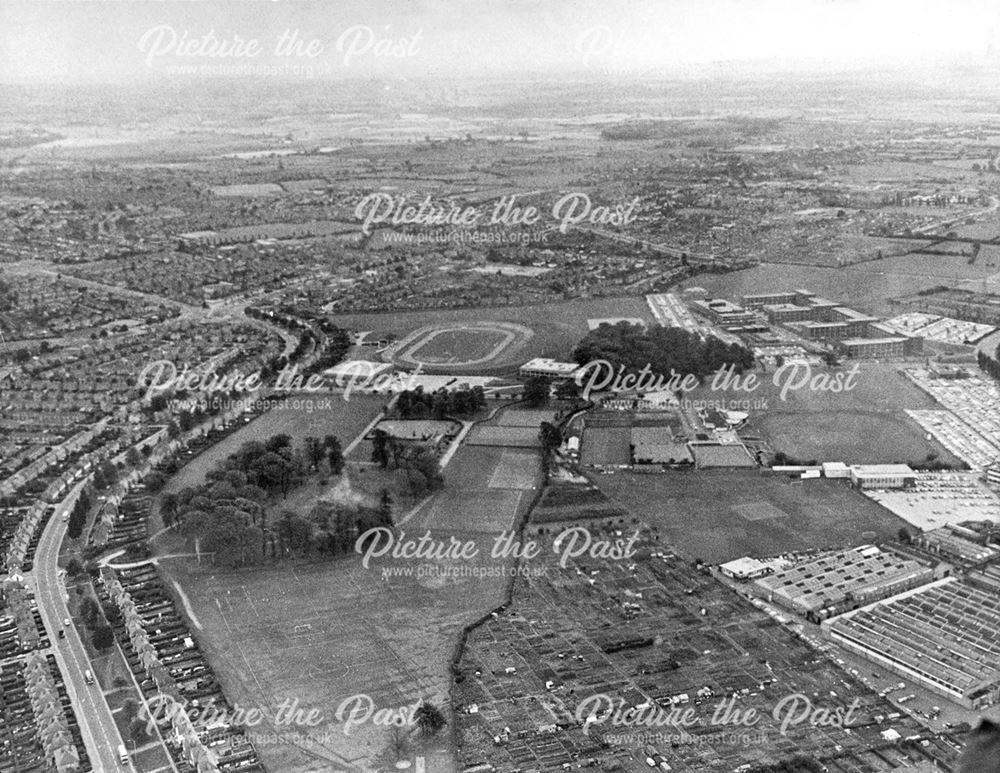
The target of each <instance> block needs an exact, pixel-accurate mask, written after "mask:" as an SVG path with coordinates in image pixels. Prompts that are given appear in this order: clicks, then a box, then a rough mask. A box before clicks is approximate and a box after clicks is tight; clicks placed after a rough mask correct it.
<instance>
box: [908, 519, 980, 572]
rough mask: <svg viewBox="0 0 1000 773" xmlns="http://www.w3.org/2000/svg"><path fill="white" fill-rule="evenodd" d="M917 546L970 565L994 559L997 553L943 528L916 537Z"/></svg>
mask: <svg viewBox="0 0 1000 773" xmlns="http://www.w3.org/2000/svg"><path fill="white" fill-rule="evenodd" d="M917 544H918V545H920V546H921V547H922V548H924V549H925V550H927V551H930V552H931V553H937V554H938V555H940V556H942V557H944V558H947V559H953V560H954V559H957V560H959V561H965V562H966V563H970V564H978V563H982V562H983V561H989V560H990V559H993V558H996V557H997V555H998V553H997V551H995V550H994V549H993V548H991V547H987V546H986V545H981V544H980V543H978V542H974V541H973V540H970V539H967V538H966V537H963V536H962V535H961V534H956V533H955V530H954V529H951V528H949V527H947V526H944V527H942V528H940V529H934V530H933V531H928V532H924V533H923V534H921V535H920V536H919V537H917Z"/></svg>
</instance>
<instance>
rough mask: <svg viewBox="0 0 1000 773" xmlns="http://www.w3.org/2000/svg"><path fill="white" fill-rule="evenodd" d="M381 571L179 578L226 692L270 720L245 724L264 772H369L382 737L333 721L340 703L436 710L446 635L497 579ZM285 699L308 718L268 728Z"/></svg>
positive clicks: (383, 747)
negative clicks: (436, 578) (423, 704)
mask: <svg viewBox="0 0 1000 773" xmlns="http://www.w3.org/2000/svg"><path fill="white" fill-rule="evenodd" d="M387 566H388V562H386V563H384V564H383V565H382V566H381V567H376V566H375V565H372V566H371V567H370V568H369V569H365V568H364V567H362V566H361V564H360V562H359V561H358V560H357V559H347V560H342V561H336V562H330V563H317V564H312V565H309V564H297V565H295V566H292V565H286V566H283V567H280V568H272V569H265V570H257V571H252V572H250V571H247V572H226V573H218V574H215V573H212V572H210V571H207V570H206V569H202V570H200V571H198V570H193V571H189V572H186V573H183V574H180V575H178V576H179V579H180V581H181V583H182V584H183V586H184V587H185V589H186V593H187V595H188V597H189V599H190V601H191V604H192V607H193V609H194V611H195V614H196V615H197V617H198V619H199V620H200V621H201V623H202V625H203V626H204V629H203V630H202V631H201V632H200V634H199V642H200V643H201V645H202V646H203V647H204V648H205V651H206V653H207V655H208V657H209V659H210V662H211V663H212V666H213V668H215V669H216V671H217V673H218V675H219V677H220V679H221V680H222V683H223V685H224V686H225V689H226V694H227V696H228V697H229V698H230V700H231V701H233V702H235V703H236V704H237V705H239V706H241V707H246V708H250V707H254V708H259V709H261V710H262V711H264V712H265V713H266V714H267V715H268V716H269V717H270V720H269V721H266V722H264V723H263V724H262V725H260V726H258V727H257V728H255V732H256V733H257V734H258V735H259V736H260V737H261V738H264V739H267V742H265V743H258V750H259V751H260V754H261V758H262V760H263V762H264V764H265V765H266V766H267V768H268V770H280V771H282V773H296V772H300V773H301V772H304V771H326V770H339V771H353V772H355V773H360V771H362V770H370V769H373V768H372V767H371V765H372V761H373V760H375V759H377V758H379V757H380V756H383V755H385V754H386V753H387V749H388V745H389V741H390V730H389V728H387V727H380V726H377V725H375V724H373V723H371V722H368V723H365V724H363V725H361V726H358V727H347V726H346V725H345V723H344V722H342V721H339V720H338V719H337V717H336V712H337V709H338V707H339V706H340V705H341V703H342V702H343V701H345V700H347V699H348V698H350V696H354V695H358V694H366V695H369V696H371V698H372V699H373V701H374V703H375V705H376V706H377V707H379V708H391V709H394V710H398V709H399V708H400V707H403V706H409V705H412V704H413V703H415V702H416V701H418V700H420V699H422V698H423V699H427V700H431V701H433V702H434V703H435V704H436V705H439V706H440V705H442V704H443V703H444V702H445V698H446V693H445V691H446V689H447V685H448V682H449V679H448V668H447V664H448V658H449V656H450V654H451V648H452V646H453V641H454V637H455V635H456V634H457V632H458V630H459V629H460V628H461V626H462V625H464V624H465V623H466V622H468V621H469V620H470V619H474V618H475V617H476V616H477V615H478V614H482V613H483V612H484V611H486V610H487V609H489V608H490V607H491V606H492V605H493V604H495V603H496V598H497V593H498V591H497V589H496V588H495V587H494V585H493V583H496V582H497V581H496V580H493V581H492V582H486V581H482V582H480V581H476V580H456V581H452V582H449V583H447V584H437V585H431V584H429V583H426V582H423V583H422V582H420V581H417V580H415V579H414V578H412V577H393V578H387V577H383V576H382V574H381V568H383V567H387ZM285 700H292V701H297V705H298V707H299V708H301V709H303V710H305V711H308V710H311V709H314V710H316V712H317V714H316V716H317V717H318V718H319V722H318V723H317V724H316V725H315V726H314V727H299V726H295V725H292V726H284V727H282V726H276V725H275V724H274V722H273V719H274V712H275V711H276V709H277V707H278V706H279V705H280V704H281V702H282V701H285ZM430 769H432V770H433V769H434V768H433V767H431V768H430ZM439 769H440V768H439Z"/></svg>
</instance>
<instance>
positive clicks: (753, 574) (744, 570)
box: [719, 556, 786, 582]
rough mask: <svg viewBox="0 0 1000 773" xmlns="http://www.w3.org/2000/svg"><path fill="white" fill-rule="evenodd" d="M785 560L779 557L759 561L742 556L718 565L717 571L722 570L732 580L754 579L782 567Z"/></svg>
mask: <svg viewBox="0 0 1000 773" xmlns="http://www.w3.org/2000/svg"><path fill="white" fill-rule="evenodd" d="M785 563H786V562H785V561H782V560H780V559H771V560H769V561H761V560H760V559H757V558H752V557H750V556H743V558H737V559H735V560H733V561H727V562H726V563H724V564H720V565H719V571H720V572H722V573H723V574H724V575H725V576H726V577H729V578H731V579H733V580H741V581H744V582H745V581H747V580H756V579H759V578H760V577H766V576H767V575H769V574H772V573H773V572H775V571H776V570H777V569H781V568H783V565H784V564H785Z"/></svg>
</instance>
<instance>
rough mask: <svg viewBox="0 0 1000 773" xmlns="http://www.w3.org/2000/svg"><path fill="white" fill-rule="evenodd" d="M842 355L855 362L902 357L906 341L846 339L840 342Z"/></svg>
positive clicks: (900, 339)
mask: <svg viewBox="0 0 1000 773" xmlns="http://www.w3.org/2000/svg"><path fill="white" fill-rule="evenodd" d="M841 347H842V348H843V350H844V353H845V354H846V355H847V356H848V357H850V358H852V359H856V360H876V359H889V358H894V357H903V356H904V355H905V354H906V348H907V345H906V339H905V338H902V337H896V338H846V339H844V340H843V341H841Z"/></svg>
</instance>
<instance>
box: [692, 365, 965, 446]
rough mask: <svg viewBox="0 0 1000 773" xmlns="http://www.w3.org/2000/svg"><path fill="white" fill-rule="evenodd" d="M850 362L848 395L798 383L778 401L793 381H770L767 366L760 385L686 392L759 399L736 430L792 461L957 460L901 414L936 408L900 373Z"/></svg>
mask: <svg viewBox="0 0 1000 773" xmlns="http://www.w3.org/2000/svg"><path fill="white" fill-rule="evenodd" d="M854 364H855V363H853V362H845V363H842V364H841V365H840V366H838V367H837V368H835V369H834V370H833V371H829V370H828V369H827V368H820V367H817V368H813V369H812V370H811V371H810V372H809V376H810V377H811V378H812V377H817V376H822V375H823V374H825V373H831V372H833V373H836V372H845V371H846V370H847V369H849V368H850V367H852V366H853V365H854ZM857 364H858V367H859V371H858V374H857V376H856V377H855V378H854V379H853V380H852V383H853V384H854V385H855V386H854V387H853V388H852V389H851V390H850V391H848V392H839V393H834V392H828V391H814V390H812V389H810V388H809V387H808V386H805V387H803V388H801V389H791V388H789V389H787V390H784V399H782V392H783V387H784V386H788V385H789V384H790V383H791V384H794V383H795V382H794V381H789V380H788V379H790V378H795V379H799V378H800V377H798V376H794V374H791V375H789V374H790V372H789V371H787V370H786V371H785V375H783V376H780V377H778V378H779V382H780V383H779V384H775V378H776V375H775V371H770V372H768V373H760V372H759V371H758V372H757V376H758V378H759V380H760V382H761V383H760V386H759V387H758V388H757V389H756V390H754V391H753V392H751V393H742V392H738V391H736V390H722V389H720V390H716V391H713V390H712V389H711V388H710V387H709V386H705V387H702V388H700V389H698V390H696V391H695V392H692V393H691V394H690V397H691V398H692V399H702V400H713V401H719V400H734V401H737V402H738V401H741V400H743V399H747V398H749V399H750V400H751V403H753V402H754V401H761V400H763V401H766V407H760V408H759V409H758V408H754V407H751V408H750V409H749V410H748V411H747V412H748V413H749V414H750V418H749V420H748V421H747V423H746V425H745V427H744V428H743V429H742V430H741V431H740V434H741V435H743V436H745V437H746V436H756V435H759V436H760V437H762V438H763V439H764V440H765V441H766V442H767V444H768V445H769V446H770V448H771V450H772V451H783V452H784V453H785V454H787V455H788V456H790V457H792V458H794V459H800V460H806V461H808V460H811V459H816V460H818V461H821V462H822V461H840V462H845V463H847V464H878V463H891V462H910V461H920V460H923V459H925V458H926V457H927V455H928V454H929V453H936V454H938V457H939V458H940V459H941V460H942V461H945V462H951V463H955V462H957V460H956V459H955V457H954V456H952V455H951V454H950V453H949V452H948V451H947V450H946V449H945V448H944V446H942V445H941V444H939V443H938V442H937V441H935V440H927V439H926V436H925V433H924V432H923V430H921V429H920V427H919V425H917V423H916V422H915V421H913V420H912V419H911V418H910V417H909V416H907V415H906V410H907V409H927V408H934V407H938V406H937V403H935V402H934V400H933V399H931V398H930V397H929V396H928V395H927V394H925V393H924V392H922V391H921V390H920V389H918V388H917V387H916V386H915V385H914V384H913V383H912V382H911V381H910V380H909V379H907V378H906V377H905V376H903V375H901V374H900V373H899V371H898V370H897V367H896V366H895V365H887V364H878V363H873V362H860V363H857ZM802 372H803V373H805V371H802ZM817 383H818V382H817ZM758 404H759V402H758Z"/></svg>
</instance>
